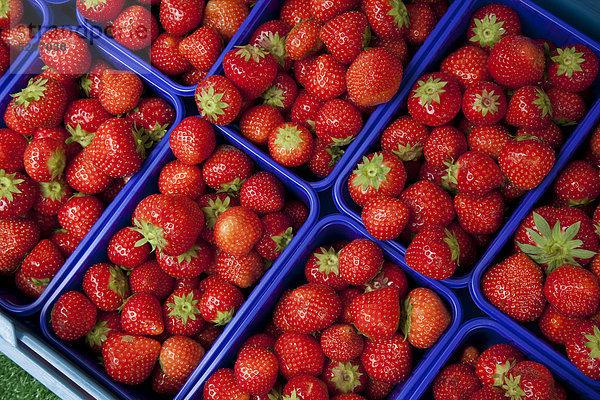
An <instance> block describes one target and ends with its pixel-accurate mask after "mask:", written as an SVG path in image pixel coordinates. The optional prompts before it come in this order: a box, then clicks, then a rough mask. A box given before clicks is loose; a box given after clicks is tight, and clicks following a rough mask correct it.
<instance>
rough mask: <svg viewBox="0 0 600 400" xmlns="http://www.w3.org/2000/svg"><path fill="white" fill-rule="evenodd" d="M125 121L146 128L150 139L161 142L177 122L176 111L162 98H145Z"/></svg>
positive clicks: (129, 113)
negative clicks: (174, 122)
mask: <svg viewBox="0 0 600 400" xmlns="http://www.w3.org/2000/svg"><path fill="white" fill-rule="evenodd" d="M125 119H126V120H128V121H131V122H133V123H134V125H135V126H136V127H138V128H144V129H145V130H146V131H147V133H148V135H149V136H150V139H152V140H153V141H154V142H159V141H160V139H162V137H163V136H164V135H165V134H166V133H167V130H168V129H169V127H170V126H171V124H173V121H175V109H174V108H173V106H171V104H169V103H168V102H167V100H165V99H163V98H162V97H145V98H142V99H140V102H139V103H138V104H137V106H136V107H135V108H134V109H133V110H131V111H129V112H128V113H127V115H126V116H125Z"/></svg>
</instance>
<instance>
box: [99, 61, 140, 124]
mask: <svg viewBox="0 0 600 400" xmlns="http://www.w3.org/2000/svg"><path fill="white" fill-rule="evenodd" d="M143 90H144V85H143V83H142V80H141V79H140V77H139V76H137V75H136V74H134V73H133V72H129V71H115V70H110V69H109V70H107V71H105V72H104V74H103V75H102V84H101V85H100V92H99V93H98V100H100V104H102V107H104V108H105V109H106V111H108V112H110V113H112V114H115V115H118V114H123V113H126V112H127V111H130V110H132V109H133V108H134V107H135V106H137V104H138V103H139V102H140V97H141V95H142V91H143Z"/></svg>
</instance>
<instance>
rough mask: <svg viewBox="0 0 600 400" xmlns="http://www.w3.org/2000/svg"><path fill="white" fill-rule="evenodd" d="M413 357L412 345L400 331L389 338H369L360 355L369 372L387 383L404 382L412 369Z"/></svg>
mask: <svg viewBox="0 0 600 400" xmlns="http://www.w3.org/2000/svg"><path fill="white" fill-rule="evenodd" d="M412 358H413V355H412V349H411V347H410V345H409V344H408V342H406V341H405V340H404V338H403V337H402V335H400V334H398V333H396V334H394V335H393V336H392V337H391V338H389V339H383V340H372V339H367V340H366V341H365V350H364V351H363V353H362V354H361V356H360V360H361V361H362V363H363V365H364V367H365V370H366V371H367V374H369V376H370V377H371V378H373V379H376V380H379V381H383V382H387V383H400V382H403V381H404V380H405V379H406V378H407V377H408V375H409V374H410V371H411V369H412Z"/></svg>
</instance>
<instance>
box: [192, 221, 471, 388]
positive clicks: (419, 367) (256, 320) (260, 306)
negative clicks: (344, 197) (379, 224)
mask: <svg viewBox="0 0 600 400" xmlns="http://www.w3.org/2000/svg"><path fill="white" fill-rule="evenodd" d="M366 236H367V233H366V231H365V229H364V228H363V227H361V226H360V225H359V224H357V223H356V222H355V221H353V220H351V219H350V218H348V217H345V216H343V215H340V214H331V215H329V216H327V217H325V218H323V219H322V220H321V221H319V223H318V224H317V225H316V226H314V228H313V229H312V230H311V231H310V232H308V234H307V235H306V237H305V239H304V241H303V242H302V243H301V244H300V245H299V246H298V247H297V248H296V249H295V253H294V254H293V257H290V258H289V259H288V262H287V263H286V264H285V265H283V266H282V267H281V268H282V269H281V273H280V274H278V275H277V277H275V279H273V280H271V281H269V282H264V281H263V282H261V289H263V292H262V293H261V297H260V299H259V301H257V302H256V303H254V305H253V306H252V308H251V309H249V310H248V313H247V314H246V318H244V319H243V320H241V321H238V324H236V326H235V332H233V333H232V334H231V335H229V336H228V338H227V341H226V342H223V343H222V344H223V345H224V348H227V349H228V350H227V351H226V352H221V353H219V354H215V355H214V357H212V358H211V359H210V361H209V364H207V367H206V368H205V369H204V372H203V374H202V375H201V376H200V378H199V379H198V380H197V381H196V384H195V385H194V387H193V388H192V390H191V391H190V392H189V395H188V396H187V397H186V398H185V399H186V400H191V399H202V390H203V386H204V383H205V382H206V380H207V379H208V378H209V377H210V376H211V375H212V374H213V372H214V371H215V370H217V369H218V368H222V367H224V366H229V367H231V366H232V365H233V363H234V361H235V354H237V350H238V349H239V347H240V346H241V345H242V344H243V342H244V341H245V340H246V339H247V338H248V337H249V336H250V335H252V334H255V333H259V332H261V331H262V329H263V328H264V326H265V325H266V322H267V321H268V318H269V317H270V316H272V315H273V309H274V307H275V304H276V303H277V300H278V299H279V297H280V296H281V294H282V293H283V292H284V291H285V290H286V289H288V288H293V287H297V286H299V284H300V283H302V282H306V278H305V277H304V265H305V263H306V259H307V258H308V257H309V255H310V254H311V253H312V251H313V250H314V249H315V248H317V247H319V246H324V245H329V244H331V243H332V242H334V241H339V240H353V239H356V238H364V237H366ZM378 244H379V245H380V246H381V247H382V249H383V253H384V255H385V257H386V259H388V260H389V261H392V262H395V263H397V264H398V265H400V267H402V268H403V269H404V271H405V272H406V273H407V277H408V278H409V280H410V281H411V287H416V286H415V285H418V286H423V287H428V288H431V289H433V290H434V291H435V292H437V293H438V294H439V295H440V297H441V298H442V299H443V300H444V301H445V303H446V306H447V307H448V310H449V312H450V313H451V315H452V322H451V324H450V326H449V327H448V329H447V330H446V332H445V333H444V334H443V335H442V337H441V338H440V339H439V341H438V342H437V344H435V346H434V347H432V348H431V349H430V350H428V351H425V352H424V351H417V350H415V351H414V353H413V355H414V363H413V364H414V367H413V370H412V373H411V374H410V376H409V377H408V379H407V380H406V381H405V382H404V383H403V384H400V385H398V386H397V387H396V388H395V389H394V391H393V394H392V395H390V399H391V398H393V396H395V397H396V398H398V399H404V398H406V397H405V396H407V395H408V394H409V393H411V391H412V386H414V385H415V384H416V383H417V382H419V381H420V380H421V379H422V378H421V377H422V375H423V374H424V373H425V372H426V371H428V370H429V369H430V368H431V364H432V363H434V362H435V360H437V358H438V357H439V353H440V352H441V351H442V349H444V348H445V347H447V346H448V343H449V342H450V340H451V339H452V337H453V336H454V335H455V334H456V330H457V329H458V326H459V325H460V322H461V318H462V309H461V306H460V304H459V302H458V299H457V298H456V296H455V294H454V293H452V291H451V290H449V289H447V288H446V287H445V286H444V285H441V284H440V283H439V282H436V281H434V280H433V279H429V278H424V277H422V276H420V275H418V274H416V273H415V272H414V271H412V270H411V269H409V268H408V267H407V266H406V265H405V264H404V260H403V259H402V258H400V257H398V255H397V254H396V252H395V251H393V250H392V249H391V248H390V247H389V246H387V245H386V244H385V243H382V242H378ZM265 283H266V284H265Z"/></svg>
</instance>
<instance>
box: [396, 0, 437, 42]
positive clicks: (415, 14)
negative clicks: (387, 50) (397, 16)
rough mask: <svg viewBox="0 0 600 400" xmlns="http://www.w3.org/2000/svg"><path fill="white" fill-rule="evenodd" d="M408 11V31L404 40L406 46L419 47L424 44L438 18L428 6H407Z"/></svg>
mask: <svg viewBox="0 0 600 400" xmlns="http://www.w3.org/2000/svg"><path fill="white" fill-rule="evenodd" d="M406 10H407V11H408V19H409V25H408V31H407V32H406V34H405V35H404V39H405V40H406V42H408V44H410V45H413V46H419V45H421V44H423V42H425V39H427V37H428V36H429V34H430V33H431V31H433V28H435V25H436V23H437V21H438V19H439V18H437V16H436V15H435V11H434V10H433V8H432V7H431V6H430V5H429V4H421V3H419V4H407V5H406Z"/></svg>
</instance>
